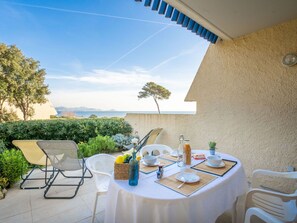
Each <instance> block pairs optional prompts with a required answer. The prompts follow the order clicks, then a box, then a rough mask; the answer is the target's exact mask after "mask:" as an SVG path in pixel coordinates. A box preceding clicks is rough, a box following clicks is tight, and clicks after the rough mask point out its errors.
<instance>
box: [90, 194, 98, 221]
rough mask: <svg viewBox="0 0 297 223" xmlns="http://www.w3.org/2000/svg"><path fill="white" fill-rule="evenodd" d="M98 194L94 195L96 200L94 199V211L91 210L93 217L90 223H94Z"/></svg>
mask: <svg viewBox="0 0 297 223" xmlns="http://www.w3.org/2000/svg"><path fill="white" fill-rule="evenodd" d="M99 194H100V192H97V193H96V198H95V204H94V210H93V216H92V223H94V220H95V217H96V209H97V201H98V196H99Z"/></svg>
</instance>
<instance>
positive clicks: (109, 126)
mask: <svg viewBox="0 0 297 223" xmlns="http://www.w3.org/2000/svg"><path fill="white" fill-rule="evenodd" d="M131 132H132V127H131V125H130V124H129V123H127V122H126V121H125V120H124V119H122V118H97V119H71V120H34V121H17V122H7V123H2V124H0V139H1V140H2V141H3V142H4V144H5V145H6V147H7V148H11V147H12V144H11V142H12V140H15V139H43V140H51V139H70V140H74V141H75V142H76V143H79V142H87V141H88V140H89V138H95V137H96V136H97V135H102V136H113V135H116V134H118V133H121V134H124V135H128V134H130V133H131Z"/></svg>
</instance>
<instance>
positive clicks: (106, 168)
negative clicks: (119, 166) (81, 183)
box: [86, 154, 115, 222]
mask: <svg viewBox="0 0 297 223" xmlns="http://www.w3.org/2000/svg"><path fill="white" fill-rule="evenodd" d="M114 162H115V157H114V156H111V155H108V154H97V155H94V156H92V157H89V158H88V159H87V161H86V165H87V168H88V169H89V170H90V171H91V172H92V173H93V175H94V176H95V183H96V187H97V193H96V200H95V205H94V211H93V217H92V222H94V220H95V216H96V208H97V200H98V196H99V195H101V194H105V193H106V192H107V191H108V186H109V181H110V178H111V176H112V172H113V169H114Z"/></svg>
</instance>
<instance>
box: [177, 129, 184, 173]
mask: <svg viewBox="0 0 297 223" xmlns="http://www.w3.org/2000/svg"><path fill="white" fill-rule="evenodd" d="M184 140H185V137H184V135H180V136H179V145H178V149H177V151H176V154H177V166H179V167H182V166H184V163H183V148H184Z"/></svg>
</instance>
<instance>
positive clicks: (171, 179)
mask: <svg viewBox="0 0 297 223" xmlns="http://www.w3.org/2000/svg"><path fill="white" fill-rule="evenodd" d="M187 172H191V173H194V174H196V175H198V176H199V177H200V180H199V181H198V182H196V183H185V184H184V185H183V186H182V187H181V188H177V187H178V186H179V185H180V184H181V183H182V182H181V181H179V180H177V179H176V178H175V177H176V175H178V174H180V173H175V174H173V175H171V176H168V177H164V178H162V179H160V180H157V181H155V182H156V183H158V184H161V185H163V186H165V187H167V188H169V189H171V190H173V191H175V192H177V193H180V194H182V195H184V196H186V197H188V196H190V195H191V194H193V193H194V192H196V191H198V190H199V189H201V188H202V187H204V186H205V185H207V184H209V183H210V182H212V181H213V180H215V179H216V178H217V177H216V176H213V175H210V174H207V173H202V172H198V171H196V170H191V169H189V170H187Z"/></svg>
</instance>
